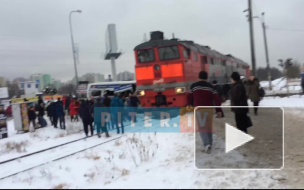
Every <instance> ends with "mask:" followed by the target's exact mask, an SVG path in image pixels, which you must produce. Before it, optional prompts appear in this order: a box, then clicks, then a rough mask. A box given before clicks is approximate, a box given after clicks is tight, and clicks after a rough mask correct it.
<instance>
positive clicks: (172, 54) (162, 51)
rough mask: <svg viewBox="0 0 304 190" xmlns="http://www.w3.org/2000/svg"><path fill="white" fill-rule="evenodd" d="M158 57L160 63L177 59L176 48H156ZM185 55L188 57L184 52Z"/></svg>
mask: <svg viewBox="0 0 304 190" xmlns="http://www.w3.org/2000/svg"><path fill="white" fill-rule="evenodd" d="M158 55H159V59H160V60H161V61H163V60H170V59H178V58H179V53H178V47H177V46H171V47H163V48H158ZM186 55H188V54H187V51H186ZM187 57H188V56H187Z"/></svg>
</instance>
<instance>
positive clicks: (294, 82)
mask: <svg viewBox="0 0 304 190" xmlns="http://www.w3.org/2000/svg"><path fill="white" fill-rule="evenodd" d="M286 81H287V80H286V78H279V79H276V80H273V81H272V82H271V86H272V90H269V82H268V81H261V82H260V85H261V87H263V88H264V89H265V92H266V95H275V94H286V93H287V89H288V90H289V93H301V92H302V87H301V79H289V82H288V88H287V82H286Z"/></svg>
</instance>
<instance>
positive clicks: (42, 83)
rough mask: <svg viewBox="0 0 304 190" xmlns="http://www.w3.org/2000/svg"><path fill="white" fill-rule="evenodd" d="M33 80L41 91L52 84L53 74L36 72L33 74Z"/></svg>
mask: <svg viewBox="0 0 304 190" xmlns="http://www.w3.org/2000/svg"><path fill="white" fill-rule="evenodd" d="M31 81H35V82H36V86H37V88H38V90H39V91H40V92H41V91H42V90H43V89H45V88H46V87H47V86H49V85H51V84H52V83H51V82H52V80H51V75H49V74H34V75H32V76H31Z"/></svg>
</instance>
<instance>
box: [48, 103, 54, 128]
mask: <svg viewBox="0 0 304 190" xmlns="http://www.w3.org/2000/svg"><path fill="white" fill-rule="evenodd" d="M54 105H55V104H54V102H50V103H49V105H48V106H47V107H46V111H47V116H48V117H49V118H50V121H51V123H52V125H54V114H55V113H54V112H55V106H54Z"/></svg>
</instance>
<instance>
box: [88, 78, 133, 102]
mask: <svg viewBox="0 0 304 190" xmlns="http://www.w3.org/2000/svg"><path fill="white" fill-rule="evenodd" d="M134 91H136V81H113V82H99V83H90V84H88V85H87V98H88V99H89V98H91V97H92V96H93V97H94V98H98V97H101V96H103V95H104V94H107V95H108V96H109V97H110V98H112V97H113V96H114V94H115V93H123V94H125V95H128V94H129V93H130V92H132V93H133V92H134Z"/></svg>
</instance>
